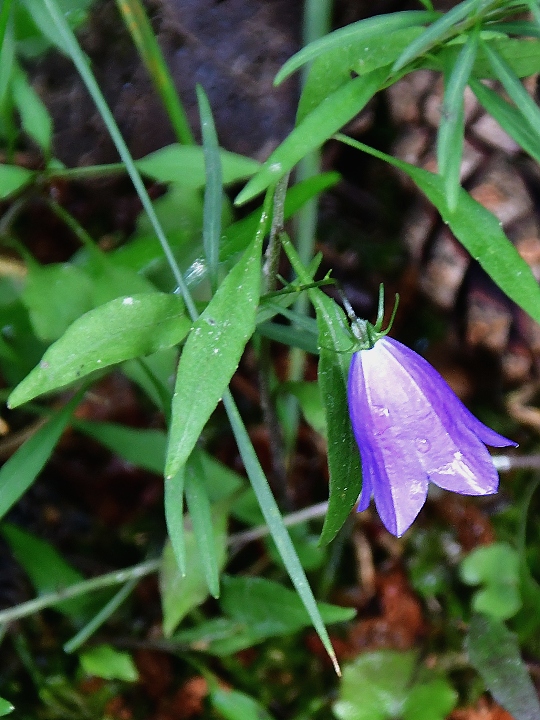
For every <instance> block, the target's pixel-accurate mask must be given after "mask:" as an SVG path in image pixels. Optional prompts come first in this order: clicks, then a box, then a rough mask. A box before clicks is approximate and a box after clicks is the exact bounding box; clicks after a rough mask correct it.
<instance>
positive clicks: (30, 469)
mask: <svg viewBox="0 0 540 720" xmlns="http://www.w3.org/2000/svg"><path fill="white" fill-rule="evenodd" d="M81 397H82V393H78V394H77V395H76V396H75V397H74V398H73V399H72V400H70V402H69V403H67V404H66V405H65V406H64V407H63V408H62V409H61V410H60V411H59V412H57V413H55V414H54V415H53V416H52V417H51V418H50V419H49V420H47V422H46V423H45V425H43V427H41V428H40V429H39V430H37V432H35V433H34V434H33V435H32V436H31V437H30V438H29V439H28V440H27V441H26V442H25V443H24V444H23V445H21V447H20V448H19V449H18V450H17V451H16V452H15V453H14V454H13V455H12V456H11V457H10V458H9V460H7V461H6V462H5V463H4V464H3V465H2V467H1V468H0V517H3V516H4V515H5V514H6V513H7V511H8V510H9V509H10V508H11V507H12V506H13V505H14V504H15V503H16V502H17V500H19V498H20V497H22V495H24V493H25V492H26V491H27V490H28V488H29V487H30V485H32V483H33V482H34V480H35V479H36V477H37V476H38V475H39V473H40V472H41V471H42V470H43V468H44V466H45V463H46V462H47V460H48V459H49V457H50V456H51V453H52V451H53V450H54V447H55V445H56V443H57V442H58V440H59V439H60V436H61V435H62V433H63V432H64V430H65V428H66V426H67V424H68V423H69V420H70V418H71V415H72V413H73V411H74V410H75V408H76V407H77V405H78V404H79V402H80V401H81Z"/></svg>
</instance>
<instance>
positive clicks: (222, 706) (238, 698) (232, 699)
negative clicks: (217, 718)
mask: <svg viewBox="0 0 540 720" xmlns="http://www.w3.org/2000/svg"><path fill="white" fill-rule="evenodd" d="M210 701H211V703H212V705H213V706H214V708H215V709H216V710H217V711H218V712H219V713H220V714H221V715H222V716H223V717H224V718H225V719H226V720H272V716H271V715H270V714H269V713H268V712H267V711H266V709H265V708H264V707H263V706H262V705H261V704H260V703H259V702H257V700H255V699H254V698H252V697H251V696H250V695H246V694H245V693H242V692H239V691H238V690H222V689H221V688H215V690H212V692H211V693H210Z"/></svg>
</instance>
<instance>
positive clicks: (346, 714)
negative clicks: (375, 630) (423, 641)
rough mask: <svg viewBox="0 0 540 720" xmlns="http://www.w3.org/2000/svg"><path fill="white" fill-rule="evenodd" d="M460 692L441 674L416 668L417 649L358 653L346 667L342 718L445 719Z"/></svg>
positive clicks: (339, 711) (338, 706)
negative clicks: (432, 673)
mask: <svg viewBox="0 0 540 720" xmlns="http://www.w3.org/2000/svg"><path fill="white" fill-rule="evenodd" d="M456 700H457V693H456V692H455V691H454V690H453V689H452V687H451V686H450V685H449V683H448V682H447V681H446V680H443V679H442V678H437V677H433V676H432V675H431V676H430V675H429V674H428V673H426V672H425V671H423V670H422V668H420V669H417V654H416V652H414V651H408V652H397V651H395V650H378V651H375V652H368V653H365V654H362V655H359V656H358V657H357V658H356V659H355V660H354V661H353V662H352V663H351V664H350V665H347V666H346V667H345V668H344V671H343V680H342V683H341V689H340V697H339V700H338V701H337V702H336V703H334V706H333V710H334V713H335V715H336V716H337V717H338V718H339V720H444V718H446V717H447V716H448V713H449V712H450V711H451V710H452V708H453V707H454V705H455V703H456Z"/></svg>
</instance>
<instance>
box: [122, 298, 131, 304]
mask: <svg viewBox="0 0 540 720" xmlns="http://www.w3.org/2000/svg"><path fill="white" fill-rule="evenodd" d="M122 305H133V298H132V297H126V298H124V299H123V300H122Z"/></svg>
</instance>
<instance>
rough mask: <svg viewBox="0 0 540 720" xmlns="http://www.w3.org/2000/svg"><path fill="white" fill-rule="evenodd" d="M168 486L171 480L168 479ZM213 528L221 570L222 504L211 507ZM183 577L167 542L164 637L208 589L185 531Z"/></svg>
mask: <svg viewBox="0 0 540 720" xmlns="http://www.w3.org/2000/svg"><path fill="white" fill-rule="evenodd" d="M167 482H168V483H170V482H171V481H170V480H167ZM212 520H213V522H212V526H213V531H214V542H215V548H216V557H217V558H218V566H219V568H220V569H222V568H223V567H224V565H225V562H226V559H227V552H226V548H227V512H226V509H225V506H224V505H221V506H220V505H217V506H215V507H214V511H213V513H212ZM184 540H185V563H186V571H185V575H182V573H181V571H180V568H179V567H178V563H177V561H176V557H175V553H174V551H173V547H172V545H171V543H170V542H167V543H166V544H165V547H164V549H163V561H162V566H161V572H160V578H159V580H160V590H161V606H162V609H163V634H164V635H165V637H167V638H168V637H170V636H171V635H172V633H173V632H174V630H175V628H176V627H177V626H178V624H179V623H180V622H181V620H182V619H183V618H184V617H185V616H186V615H187V614H188V612H190V610H193V608H195V607H197V606H198V605H200V604H201V603H203V602H204V601H205V600H206V598H207V597H208V586H207V583H206V579H205V576H204V570H203V568H202V565H201V557H200V553H199V549H198V548H197V541H196V539H195V534H194V532H193V530H191V529H190V528H189V527H187V526H186V527H185V528H184Z"/></svg>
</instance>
